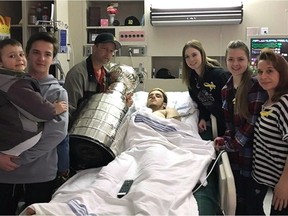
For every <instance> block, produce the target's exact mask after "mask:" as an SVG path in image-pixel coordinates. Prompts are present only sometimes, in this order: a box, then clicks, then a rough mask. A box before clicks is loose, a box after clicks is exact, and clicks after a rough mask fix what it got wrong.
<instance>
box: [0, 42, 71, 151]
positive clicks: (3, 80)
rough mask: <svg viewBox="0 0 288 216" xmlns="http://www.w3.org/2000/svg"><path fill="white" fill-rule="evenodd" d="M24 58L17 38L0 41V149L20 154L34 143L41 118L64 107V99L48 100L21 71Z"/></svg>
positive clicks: (43, 120)
mask: <svg viewBox="0 0 288 216" xmlns="http://www.w3.org/2000/svg"><path fill="white" fill-rule="evenodd" d="M26 66H27V60H26V57H25V54H24V51H23V48H22V45H21V43H20V42H18V41H17V40H14V39H5V40H2V41H0V67H2V68H0V112H1V113H2V114H1V116H0V131H1V136H0V151H1V152H2V153H5V154H9V155H15V156H18V155H20V154H21V153H22V152H23V151H25V150H27V149H29V148H31V147H32V146H33V145H35V144H36V143H37V142H38V141H39V139H40V137H41V134H42V130H43V122H45V121H48V120H51V119H53V118H56V117H57V115H58V114H61V113H63V112H65V111H67V104H66V103H65V102H55V103H54V104H52V103H50V102H49V101H47V100H46V99H44V98H43V97H42V96H41V94H40V89H39V85H38V83H37V81H36V80H34V79H32V78H31V77H30V76H28V75H26V73H24V70H25V68H26Z"/></svg>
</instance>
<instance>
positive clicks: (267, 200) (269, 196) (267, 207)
mask: <svg viewBox="0 0 288 216" xmlns="http://www.w3.org/2000/svg"><path fill="white" fill-rule="evenodd" d="M271 200H272V191H271V190H269V191H268V193H267V195H266V197H265V200H264V211H265V214H266V215H270V207H271Z"/></svg>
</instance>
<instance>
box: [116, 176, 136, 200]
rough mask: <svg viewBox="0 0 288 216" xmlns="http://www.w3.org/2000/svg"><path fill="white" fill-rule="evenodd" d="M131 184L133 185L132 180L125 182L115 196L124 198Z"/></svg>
mask: <svg viewBox="0 0 288 216" xmlns="http://www.w3.org/2000/svg"><path fill="white" fill-rule="evenodd" d="M132 184H133V180H132V179H127V180H125V181H124V183H123V184H122V186H121V188H120V190H119V192H118V194H117V197H118V198H122V197H123V196H125V195H126V194H127V193H128V192H129V190H130V188H131V186H132Z"/></svg>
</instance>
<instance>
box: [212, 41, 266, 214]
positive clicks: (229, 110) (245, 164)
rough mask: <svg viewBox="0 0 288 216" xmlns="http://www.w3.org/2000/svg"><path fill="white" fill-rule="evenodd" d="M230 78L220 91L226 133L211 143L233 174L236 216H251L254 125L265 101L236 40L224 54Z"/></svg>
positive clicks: (244, 50)
mask: <svg viewBox="0 0 288 216" xmlns="http://www.w3.org/2000/svg"><path fill="white" fill-rule="evenodd" d="M225 59H226V65H227V68H228V70H229V72H230V73H231V74H232V76H231V77H230V79H229V80H228V82H227V84H226V85H225V86H224V87H223V89H222V99H223V110H224V116H225V120H223V121H225V122H226V127H227V129H226V132H225V135H224V136H222V137H217V138H216V139H215V148H216V150H226V151H227V153H228V156H229V161H230V164H231V168H232V171H233V175H234V179H235V185H236V194H237V206H236V215H249V214H251V211H250V208H254V206H253V205H251V204H250V203H251V202H252V200H251V199H252V198H251V197H252V189H251V184H252V177H251V171H252V154H253V137H254V125H255V123H256V121H257V118H258V116H259V115H260V111H261V108H262V104H263V103H264V102H265V100H266V99H267V94H266V92H265V91H264V90H263V89H262V88H261V86H260V85H259V83H258V82H257V79H256V78H255V77H253V75H252V71H251V69H250V67H249V49H248V47H247V46H246V44H245V43H243V42H242V41H239V40H235V41H231V42H230V43H229V44H228V46H227V49H226V53H225Z"/></svg>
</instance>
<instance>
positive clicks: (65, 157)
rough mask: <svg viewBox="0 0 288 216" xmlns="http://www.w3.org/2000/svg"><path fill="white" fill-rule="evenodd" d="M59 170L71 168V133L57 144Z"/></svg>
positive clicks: (64, 170)
mask: <svg viewBox="0 0 288 216" xmlns="http://www.w3.org/2000/svg"><path fill="white" fill-rule="evenodd" d="M57 153H58V172H66V171H68V170H69V168H70V157H69V135H67V136H66V137H65V138H64V140H62V142H61V143H60V144H59V145H58V146H57Z"/></svg>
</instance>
